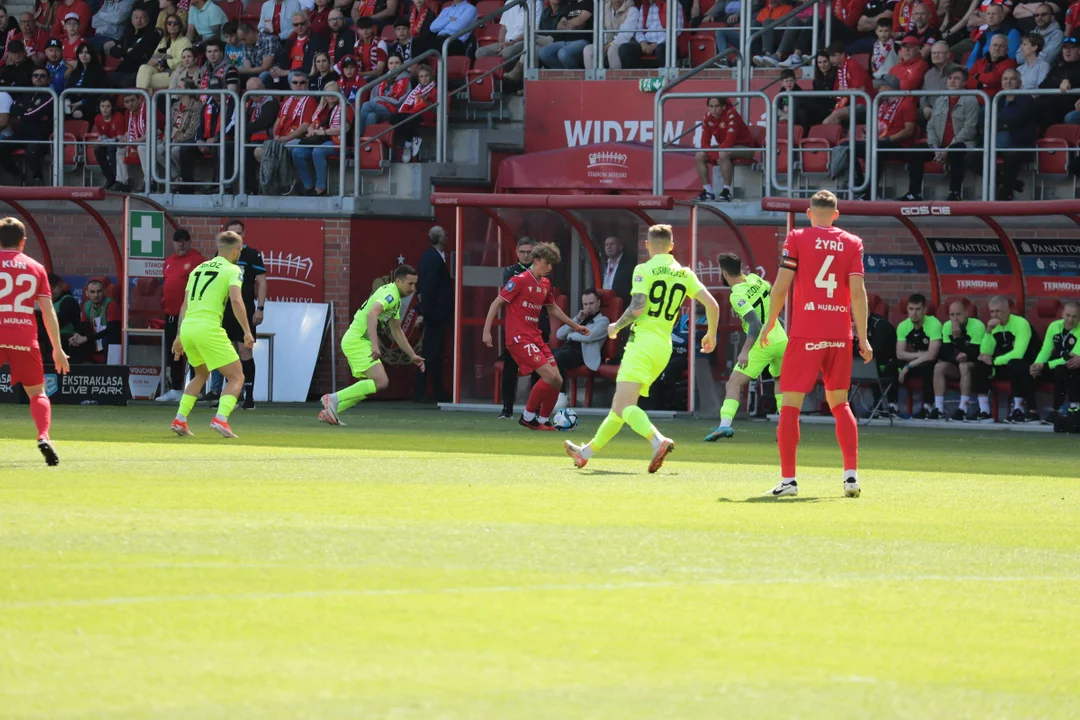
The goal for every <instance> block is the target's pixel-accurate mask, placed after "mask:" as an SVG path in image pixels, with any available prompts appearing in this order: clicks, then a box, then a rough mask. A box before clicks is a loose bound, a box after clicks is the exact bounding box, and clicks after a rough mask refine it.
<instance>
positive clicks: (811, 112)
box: [784, 50, 836, 132]
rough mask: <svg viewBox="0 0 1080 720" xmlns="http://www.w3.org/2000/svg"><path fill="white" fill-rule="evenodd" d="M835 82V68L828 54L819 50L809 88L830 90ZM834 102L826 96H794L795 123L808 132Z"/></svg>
mask: <svg viewBox="0 0 1080 720" xmlns="http://www.w3.org/2000/svg"><path fill="white" fill-rule="evenodd" d="M784 70H790V68H784ZM835 84H836V68H834V67H833V64H832V63H831V62H830V61H829V54H828V53H827V52H825V51H824V50H821V51H819V52H818V54H817V56H816V57H815V58H814V83H813V85H812V86H811V88H810V89H811V90H818V91H822V92H824V91H826V90H832V89H833V86H834V85H835ZM835 104H836V100H834V99H832V98H829V97H826V96H818V97H804V98H796V99H795V100H794V105H795V123H796V124H798V125H801V126H802V127H803V130H804V131H805V132H810V128H812V127H813V126H815V125H820V124H821V123H822V122H824V121H825V118H827V117H828V116H829V114H830V113H831V112H832V109H833V106H834V105H835Z"/></svg>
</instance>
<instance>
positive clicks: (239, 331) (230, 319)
mask: <svg viewBox="0 0 1080 720" xmlns="http://www.w3.org/2000/svg"><path fill="white" fill-rule="evenodd" d="M247 319H248V327H249V328H251V333H252V335H254V334H255V308H254V307H249V308H247ZM221 327H223V328H225V334H226V335H228V336H229V339H230V340H232V341H233V342H244V328H242V327H240V322H239V321H238V320H237V319H236V315H234V314H233V311H232V305H231V304H230V305H227V306H226V307H225V315H224V316H222V318H221Z"/></svg>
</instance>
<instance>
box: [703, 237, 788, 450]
mask: <svg viewBox="0 0 1080 720" xmlns="http://www.w3.org/2000/svg"><path fill="white" fill-rule="evenodd" d="M717 261H718V262H719V263H720V274H721V276H722V277H723V278H724V284H725V285H728V286H730V287H731V309H732V310H734V311H735V314H736V315H738V316H739V318H740V319H741V320H742V328H743V332H744V333H746V342H744V343H743V346H742V350H741V351H739V359H738V361H737V362H736V363H735V371H734V372H732V373H731V377H730V378H729V379H728V381H727V386H726V388H725V394H724V404H723V405H722V406H721V407H720V425H719V426H717V427H715V428H713V430H712V432H710V433H709V434H708V435H706V436H705V442H715V441H716V440H719V439H720V438H729V437H731V436H733V435H734V434H735V430H734V429H733V428H732V427H731V421H732V420H733V419H734V418H735V413H737V412H738V411H739V398H741V397H742V392H743V390H744V389H746V386H747V385H749V384H750V381H751V380H757V379H758V377H760V376H761V371H762V370H764V369H765V368H766V367H767V368H769V374H770V375H772V377H773V384H774V387H775V388H776V406H777V407H780V400H781V398H780V368H781V366H782V365H783V361H784V350H786V349H787V340H788V338H787V333H786V332H785V331H784V326H783V325H781V324H780V323H776V325H775V326H774V327H773V329H772V334H771V335H770V336H769V346H768V347H762V346H761V345H760V344H758V342H757V338H758V335H760V334H761V327H762V324H763V323H764V322H765V318H767V317H768V316H769V294H770V292H771V291H772V286H771V285H769V283H767V282H766V281H765V280H764V279H762V278H761V277H759V276H757V275H755V274H754V273H747V274H746V275H743V271H742V260H740V259H739V256H738V255H735V254H734V253H724V254H723V255H721V256H720V257H719V258H717Z"/></svg>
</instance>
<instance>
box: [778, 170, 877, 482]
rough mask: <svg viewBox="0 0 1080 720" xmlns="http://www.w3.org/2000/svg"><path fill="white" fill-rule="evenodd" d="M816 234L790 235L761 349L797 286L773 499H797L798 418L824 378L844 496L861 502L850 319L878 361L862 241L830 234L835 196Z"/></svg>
mask: <svg viewBox="0 0 1080 720" xmlns="http://www.w3.org/2000/svg"><path fill="white" fill-rule="evenodd" d="M806 214H807V215H808V216H809V217H810V224H811V225H812V226H813V227H809V228H805V229H800V230H792V231H791V232H790V233H788V236H787V239H786V240H785V241H784V251H783V257H782V258H781V260H780V272H779V274H778V275H777V277H776V283H774V284H773V293H772V303H771V304H770V306H769V320H768V322H766V323H765V329H764V330H763V331H762V335H761V344H762V345H763V346H766V347H767V346H768V344H769V338H768V335H769V331H771V330H772V329H773V326H774V325H775V324H776V320H777V318H779V317H780V311H781V310H782V309H783V307H784V303H785V301H786V300H787V295H788V290H789V289H790V288H791V286H792V283H794V285H795V292H794V294H793V296H792V300H791V315H790V318H789V320H790V322H789V324H788V325H789V326H788V337H789V340H788V346H787V350H786V351H785V352H784V380H783V383H782V389H783V391H784V392H783V407H781V408H780V426H779V427H778V428H777V431H776V437H777V441H778V443H779V445H780V475H781V482H780V484H779V485H777V486H776V487H775V488H773V490H772V493H771V494H772V495H773V496H774V497H781V496H784V495H798V493H799V486H798V484H797V483H796V481H795V453H796V451H797V450H798V447H799V410H800V408H802V404H803V397H804V396H805V395H806V393H808V392H810V391H811V390H813V389H814V385H815V384H816V383H817V379H818V373H819V372H820V373H821V375H822V378H823V379H824V381H825V399H826V401H828V403H829V407H830V408H831V409H832V414H833V417H834V418H836V439H837V441H838V442H839V443H840V451H841V452H842V454H843V456H844V494H845V495H847V496H848V497H858V496H859V493H860V492H861V489H860V488H859V478H858V466H859V462H858V461H859V429H858V425H857V424H856V423H855V416H854V415H853V414H852V412H851V406H850V405H848V387H849V386H850V385H851V361H852V355H853V353H852V352H851V316H852V315H854V316H855V330H856V332H857V333H858V340H859V355H861V356H862V359H863V360H864V361H865V362H870V361H871V360H873V358H874V352H873V350H871V349H870V341H869V340H868V339H867V336H866V318H867V314H866V285H865V284H864V282H863V242H862V240H861V239H860V238H859V237H858V236H857V235H852V234H851V233H848V232H844V231H843V230H841V229H840V228H837V227H833V223H834V222H836V218H838V217H839V216H840V213H839V212H837V210H836V196H835V195H833V194H832V193H831V192H829V191H828V190H821V191H819V192H818V193H816V194H815V195H814V197H813V198H811V199H810V209H809V210H807V211H806Z"/></svg>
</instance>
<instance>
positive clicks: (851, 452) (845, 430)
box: [832, 403, 859, 470]
mask: <svg viewBox="0 0 1080 720" xmlns="http://www.w3.org/2000/svg"><path fill="white" fill-rule="evenodd" d="M832 414H833V417H834V418H836V441H837V442H838V443H840V452H841V453H843V455H844V469H845V470H858V469H859V426H858V423H856V422H855V415H854V414H853V413H852V412H851V406H850V405H848V404H847V403H840V404H839V405H837V406H836V407H834V408H833V409H832Z"/></svg>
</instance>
